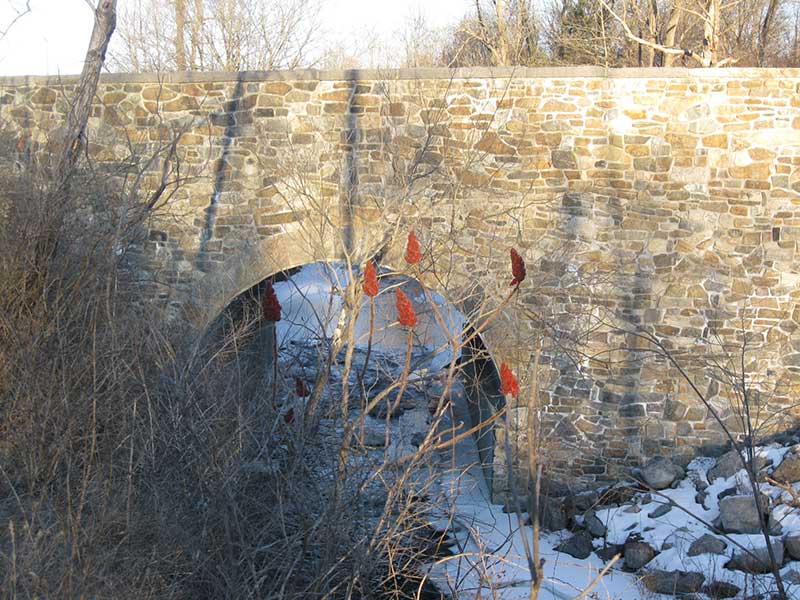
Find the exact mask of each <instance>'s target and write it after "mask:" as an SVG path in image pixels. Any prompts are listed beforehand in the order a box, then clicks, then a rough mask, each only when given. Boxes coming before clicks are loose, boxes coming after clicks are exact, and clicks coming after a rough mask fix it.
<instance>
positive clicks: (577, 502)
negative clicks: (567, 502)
mask: <svg viewBox="0 0 800 600" xmlns="http://www.w3.org/2000/svg"><path fill="white" fill-rule="evenodd" d="M599 499H600V497H599V496H598V494H597V492H583V493H580V494H575V495H574V496H572V504H573V506H574V507H575V510H577V511H579V512H585V511H587V510H589V509H590V508H592V507H593V506H595V505H596V504H597V502H598V500H599Z"/></svg>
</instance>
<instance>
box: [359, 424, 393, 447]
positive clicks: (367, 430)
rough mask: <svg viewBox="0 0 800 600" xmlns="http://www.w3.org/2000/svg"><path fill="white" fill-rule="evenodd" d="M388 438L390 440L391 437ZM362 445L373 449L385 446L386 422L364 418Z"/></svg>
mask: <svg viewBox="0 0 800 600" xmlns="http://www.w3.org/2000/svg"><path fill="white" fill-rule="evenodd" d="M356 434H358V426H356ZM389 437H390V438H391V435H390V436H389ZM364 445H365V446H373V447H375V446H385V445H386V421H379V420H377V419H373V418H370V417H365V418H364Z"/></svg>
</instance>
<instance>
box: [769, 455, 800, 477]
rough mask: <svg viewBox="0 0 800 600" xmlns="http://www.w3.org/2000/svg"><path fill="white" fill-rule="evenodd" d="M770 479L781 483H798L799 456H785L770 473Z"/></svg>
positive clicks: (799, 471)
mask: <svg viewBox="0 0 800 600" xmlns="http://www.w3.org/2000/svg"><path fill="white" fill-rule="evenodd" d="M772 478H773V479H774V480H775V481H779V482H781V483H794V482H796V481H800V456H797V455H790V454H787V455H786V456H785V457H784V459H783V460H782V461H781V464H779V465H778V468H777V469H775V470H774V471H773V472H772Z"/></svg>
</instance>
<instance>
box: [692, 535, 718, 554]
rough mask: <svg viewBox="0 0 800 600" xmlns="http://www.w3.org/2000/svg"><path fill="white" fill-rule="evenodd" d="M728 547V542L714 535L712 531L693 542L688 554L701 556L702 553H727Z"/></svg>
mask: <svg viewBox="0 0 800 600" xmlns="http://www.w3.org/2000/svg"><path fill="white" fill-rule="evenodd" d="M727 547H728V544H726V543H725V542H723V541H722V540H721V539H719V538H716V537H714V536H713V535H711V534H710V533H706V534H705V535H702V536H700V537H699V538H697V539H696V540H695V541H693V542H692V545H691V546H689V551H688V552H687V554H688V555H689V556H699V555H700V554H725V548H727Z"/></svg>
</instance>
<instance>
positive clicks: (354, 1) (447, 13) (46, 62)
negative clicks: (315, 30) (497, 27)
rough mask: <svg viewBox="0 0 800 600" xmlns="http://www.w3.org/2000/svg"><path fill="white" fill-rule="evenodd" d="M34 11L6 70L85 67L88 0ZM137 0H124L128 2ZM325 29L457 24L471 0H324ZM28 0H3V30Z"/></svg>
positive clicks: (347, 33) (384, 30)
mask: <svg viewBox="0 0 800 600" xmlns="http://www.w3.org/2000/svg"><path fill="white" fill-rule="evenodd" d="M27 1H29V2H30V7H31V12H30V13H29V14H27V15H25V16H23V17H22V18H20V19H19V20H18V21H17V22H16V23H15V24H14V25H13V26H12V27H11V29H10V30H9V31H8V33H7V34H6V35H5V37H4V38H3V39H2V40H0V75H58V74H61V75H68V74H73V73H79V72H80V70H81V67H82V66H83V56H84V54H85V52H86V46H87V44H88V43H89V36H90V35H91V31H92V24H93V14H92V10H91V9H90V7H89V6H88V3H87V0H27ZM129 1H131V0H118V4H119V6H120V8H121V7H123V6H124V5H125V4H126V3H127V2H129ZM320 2H321V14H320V17H321V19H320V22H321V25H322V32H323V33H324V36H325V37H326V38H327V39H330V40H331V41H336V40H346V39H363V38H364V37H366V36H379V37H381V38H389V37H390V36H391V35H392V34H393V33H394V32H396V31H397V30H398V29H399V28H400V26H401V25H402V23H403V22H404V21H405V20H406V19H408V18H410V17H411V16H412V15H415V14H420V13H421V14H422V15H424V17H425V18H426V20H427V22H428V24H429V26H431V27H443V26H446V25H449V24H452V23H453V22H454V21H456V20H457V19H458V17H459V16H461V15H462V14H464V13H465V12H466V11H467V8H468V5H469V4H470V2H469V0H427V1H425V0H320ZM25 3H26V0H0V32H2V31H3V30H5V29H6V27H7V26H8V24H10V23H11V22H12V20H13V18H14V15H15V11H14V8H19V7H22V6H24V5H25Z"/></svg>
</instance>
